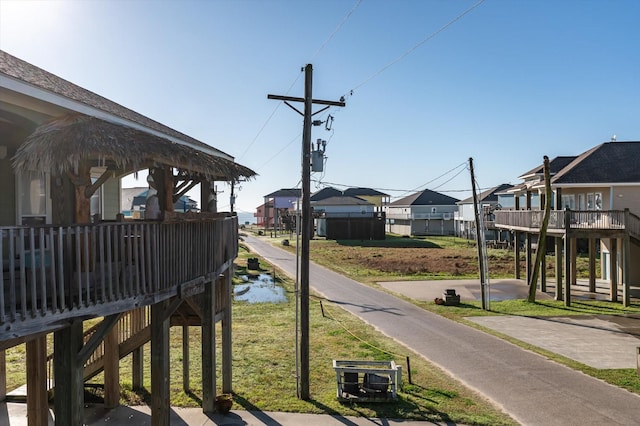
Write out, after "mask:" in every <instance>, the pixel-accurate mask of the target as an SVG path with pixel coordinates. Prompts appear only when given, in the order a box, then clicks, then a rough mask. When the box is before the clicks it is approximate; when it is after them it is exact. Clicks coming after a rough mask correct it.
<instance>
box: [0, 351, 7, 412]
mask: <svg viewBox="0 0 640 426" xmlns="http://www.w3.org/2000/svg"><path fill="white" fill-rule="evenodd" d="M6 398H7V356H6V353H5V350H4V349H3V350H1V351H0V401H4V400H5V399H6Z"/></svg>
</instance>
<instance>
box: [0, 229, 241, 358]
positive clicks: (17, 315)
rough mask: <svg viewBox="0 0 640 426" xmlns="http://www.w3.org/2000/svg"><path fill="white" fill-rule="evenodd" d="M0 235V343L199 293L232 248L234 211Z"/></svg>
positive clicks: (218, 271)
mask: <svg viewBox="0 0 640 426" xmlns="http://www.w3.org/2000/svg"><path fill="white" fill-rule="evenodd" d="M0 233H1V236H2V238H0V253H1V254H2V269H1V270H0V342H2V341H7V340H10V339H19V338H22V337H24V336H27V335H30V334H35V333H47V332H51V331H55V330H57V329H60V328H62V327H64V326H65V325H66V324H67V321H68V320H70V319H72V318H82V319H89V318H94V317H102V316H107V315H112V314H116V313H121V312H126V311H129V310H131V309H135V308H139V307H142V306H147V305H151V304H155V303H158V302H160V301H162V300H167V299H169V298H171V297H173V296H179V297H180V298H181V299H186V298H189V297H190V296H193V295H197V294H200V293H202V292H203V291H204V287H205V285H206V283H211V282H214V281H215V280H216V279H217V277H218V276H219V275H220V274H221V273H222V272H224V271H225V270H227V269H228V268H229V267H230V266H231V265H232V264H233V260H234V259H235V257H236V256H237V252H238V238H237V218H236V217H235V216H230V217H221V218H216V219H211V218H209V219H198V220H185V221H176V222H174V223H158V222H118V223H100V224H94V225H76V226H66V227H54V226H41V227H0ZM216 300H220V299H216ZM5 345H6V343H5Z"/></svg>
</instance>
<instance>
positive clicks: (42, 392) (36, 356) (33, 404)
mask: <svg viewBox="0 0 640 426" xmlns="http://www.w3.org/2000/svg"><path fill="white" fill-rule="evenodd" d="M26 347H27V424H28V425H29V426H47V425H48V424H49V403H48V398H47V336H46V335H44V336H41V337H36V338H35V339H33V340H29V341H27V344H26Z"/></svg>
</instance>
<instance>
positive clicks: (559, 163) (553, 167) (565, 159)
mask: <svg viewBox="0 0 640 426" xmlns="http://www.w3.org/2000/svg"><path fill="white" fill-rule="evenodd" d="M576 158H577V157H576V156H575V155H573V156H559V157H555V158H554V159H553V160H551V161H549V172H550V173H551V175H554V174H556V173H558V172H559V171H560V170H562V169H564V168H565V167H567V165H569V164H571V162H572V161H573V160H575V159H576ZM538 175H539V176H542V175H544V164H540V165H539V166H538V167H536V168H534V169H531V170H529V171H528V172H526V173H523V174H522V175H521V176H519V177H518V179H526V178H529V177H533V176H538Z"/></svg>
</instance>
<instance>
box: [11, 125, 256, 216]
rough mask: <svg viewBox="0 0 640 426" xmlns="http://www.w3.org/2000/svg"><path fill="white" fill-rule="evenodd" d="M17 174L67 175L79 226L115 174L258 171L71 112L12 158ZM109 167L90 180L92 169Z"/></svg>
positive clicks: (232, 177)
mask: <svg viewBox="0 0 640 426" xmlns="http://www.w3.org/2000/svg"><path fill="white" fill-rule="evenodd" d="M12 162H13V167H14V169H15V171H16V172H17V173H20V172H25V171H39V172H42V173H52V174H60V175H64V174H66V175H68V176H69V177H70V179H71V181H72V182H73V184H74V186H75V192H76V200H75V202H76V209H75V216H76V217H75V220H76V222H77V223H86V222H88V221H89V210H90V208H89V199H90V198H91V195H92V194H93V193H94V192H95V191H96V190H97V189H98V188H99V187H100V186H101V185H102V184H103V183H104V182H105V181H106V180H107V179H108V178H109V177H111V176H113V173H114V171H115V172H116V173H117V174H119V175H125V174H128V173H132V172H136V171H138V170H141V169H145V168H165V169H166V168H175V169H177V170H178V173H179V175H180V176H181V177H182V178H185V179H192V180H193V181H198V182H200V181H202V180H206V181H215V180H219V181H238V180H240V179H249V178H252V177H254V176H255V174H256V173H255V172H254V171H252V170H251V169H249V168H247V167H244V166H242V165H240V164H237V163H235V162H234V161H232V160H230V159H227V158H224V157H221V156H216V155H211V154H208V153H206V152H203V151H201V150H198V149H195V148H193V147H192V146H189V145H186V144H180V143H176V142H172V141H170V140H168V139H166V138H163V137H160V136H156V135H153V134H151V133H147V132H144V131H142V130H138V129H134V128H132V127H128V126H124V125H120V124H116V123H112V122H109V121H106V120H102V119H99V118H96V117H91V116H87V115H84V114H68V115H65V116H61V117H58V118H55V119H53V120H51V121H49V122H47V123H45V124H43V125H41V126H39V127H38V128H37V129H36V130H35V131H34V132H33V133H32V134H31V135H30V136H28V137H27V139H26V140H25V142H24V143H23V144H22V145H21V146H20V147H19V148H18V150H17V151H16V154H15V156H14V157H13V159H12ZM95 166H100V167H107V169H108V170H109V172H108V173H105V174H104V175H103V176H102V177H101V178H100V179H98V181H97V182H94V183H92V182H91V175H90V170H91V167H95Z"/></svg>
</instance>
